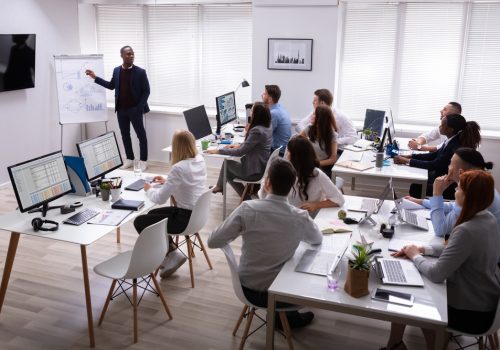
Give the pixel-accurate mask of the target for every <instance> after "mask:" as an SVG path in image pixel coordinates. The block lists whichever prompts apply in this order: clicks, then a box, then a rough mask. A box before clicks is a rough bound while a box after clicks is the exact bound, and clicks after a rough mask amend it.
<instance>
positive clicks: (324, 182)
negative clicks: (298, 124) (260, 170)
mask: <svg viewBox="0 0 500 350" xmlns="http://www.w3.org/2000/svg"><path fill="white" fill-rule="evenodd" d="M286 154H287V157H288V160H289V161H290V162H291V163H292V165H293V167H294V168H295V171H296V172H297V181H296V183H295V185H294V186H293V188H292V190H291V191H290V193H289V194H288V201H289V202H290V204H291V205H293V206H295V207H297V208H301V209H305V210H307V211H308V212H309V214H311V216H315V215H316V213H317V212H318V210H319V209H321V208H331V207H340V206H342V205H343V204H344V196H343V195H342V193H341V192H340V191H339V189H338V188H337V187H336V186H335V185H334V184H333V182H332V181H331V180H330V179H329V178H328V176H326V175H325V173H324V172H322V171H321V170H320V169H319V168H318V167H319V160H318V158H317V157H316V153H315V152H314V148H313V145H312V144H311V142H309V140H308V139H307V138H305V137H304V136H302V135H295V136H294V137H292V138H291V139H290V141H288V145H287V153H286ZM264 188H265V186H261V189H260V191H259V197H260V198H263V197H265V196H266V195H267V193H265V190H264Z"/></svg>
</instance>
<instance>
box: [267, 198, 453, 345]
mask: <svg viewBox="0 0 500 350" xmlns="http://www.w3.org/2000/svg"><path fill="white" fill-rule="evenodd" d="M345 197H346V204H345V207H346V208H347V207H349V206H354V205H356V203H359V202H360V201H361V197H353V196H345ZM393 207H394V204H393V202H392V201H385V202H384V205H383V206H382V209H381V210H380V212H379V214H376V215H374V216H373V217H374V219H375V220H376V221H377V223H378V225H377V226H371V225H370V224H368V223H365V224H362V225H351V227H352V228H353V235H352V242H354V241H357V240H358V241H359V240H360V236H359V233H360V232H361V233H362V234H363V235H364V236H365V238H366V239H367V241H369V242H374V245H373V248H374V249H376V248H381V249H382V253H381V254H379V255H383V256H384V257H387V256H389V255H390V253H389V252H388V250H387V246H388V244H389V240H388V239H384V238H383V237H382V236H381V234H380V233H378V230H379V227H380V223H382V222H387V218H388V217H389V215H390V211H391V210H392V209H393ZM338 210H340V208H328V209H322V210H321V211H320V212H319V213H318V216H317V218H318V219H321V220H335V219H337V212H338ZM355 215H358V216H359V215H360V213H356V214H355V213H352V212H351V213H349V212H348V216H352V217H354V216H355ZM331 237H332V235H325V236H324V240H328V239H331ZM394 238H399V239H405V240H407V239H408V240H415V243H420V244H417V245H423V244H422V243H424V242H437V241H439V240H440V238H438V237H435V236H434V231H433V229H432V224H431V223H430V221H429V231H423V230H419V229H417V228H413V227H412V226H409V225H407V224H401V225H398V226H396V228H395V235H394ZM325 242H326V241H325ZM323 245H325V244H323ZM311 248H315V246H311V245H309V244H306V243H301V245H300V246H299V248H298V249H297V251H296V252H295V255H294V256H293V258H292V259H291V260H289V261H288V262H287V263H286V264H285V265H284V266H283V268H282V270H281V272H280V273H279V274H278V276H277V277H276V279H275V280H274V282H273V284H272V285H271V287H270V288H269V295H270V303H271V300H272V299H273V298H274V301H284V302H291V303H295V304H299V305H310V306H313V307H319V308H326V309H330V310H334V311H338V312H343V313H348V314H354V315H358V316H364V317H369V318H375V319H381V320H388V321H400V322H402V323H407V324H413V325H416V326H422V325H426V326H427V327H429V328H438V329H440V330H444V328H445V327H446V325H447V323H448V313H447V296H446V284H445V283H442V284H435V283H432V282H430V281H429V280H428V279H427V278H426V277H424V276H422V277H423V280H424V287H423V288H422V287H400V286H390V285H382V283H381V281H380V279H379V278H378V276H377V274H376V273H375V271H371V272H370V279H369V290H370V294H369V295H367V296H364V297H361V298H353V297H351V296H350V295H348V294H347V293H346V292H345V291H344V289H343V287H344V283H345V277H346V271H347V257H345V256H344V258H343V259H342V261H341V263H340V265H339V267H337V268H341V271H342V272H341V277H340V282H339V286H340V288H339V289H338V290H337V291H335V292H331V291H329V290H328V289H327V283H326V277H323V276H317V275H312V274H306V273H299V272H295V271H294V269H295V266H296V265H297V263H298V262H299V260H300V258H301V256H302V253H303V251H304V250H305V249H311ZM316 249H324V248H323V247H322V246H316ZM349 251H350V249H348V250H347V252H346V254H347V253H348V252H349ZM377 287H382V288H384V289H391V290H396V291H401V292H405V293H411V294H413V295H414V297H415V301H414V304H413V306H412V307H407V306H402V305H397V304H391V303H386V302H382V301H376V300H372V299H371V293H372V292H373V290H374V289H375V288H377ZM271 296H272V297H271ZM270 305H271V304H270ZM268 310H269V308H268ZM270 314H274V313H271V312H269V311H268V313H267V315H268V321H269V317H270V316H271V315H270ZM269 327H270V326H269V324H268V333H267V336H268V338H267V348H268V349H271V348H272V347H273V339H272V337H273V334H272V333H273V331H270V330H269ZM272 328H273V327H271V329H272ZM270 333H271V334H270ZM438 338H439V337H438ZM442 340H443V339H442V338H441V339H440V340H439V341H442Z"/></svg>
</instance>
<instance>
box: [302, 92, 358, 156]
mask: <svg viewBox="0 0 500 350" xmlns="http://www.w3.org/2000/svg"><path fill="white" fill-rule="evenodd" d="M312 104H313V107H314V109H316V107H318V106H321V105H324V106H329V107H332V104H333V95H332V93H331V92H330V90H328V89H318V90H316V91H314V97H313V101H312ZM313 112H314V111H313ZM313 112H311V114H309V115H308V116H307V117H305V118H304V119H302V120H301V121H300V122H298V123H297V126H296V127H295V131H297V132H298V133H300V132H301V131H302V130H304V129H305V128H306V127H307V126H308V125H310V124H311V123H312V118H313V115H314V113H313ZM333 115H334V117H335V122H336V123H337V129H338V130H337V132H338V135H337V150H338V151H337V153H342V151H343V149H344V146H346V145H352V144H353V143H354V142H356V141H357V140H358V139H359V138H358V135H357V133H356V129H355V128H354V126H353V125H352V123H351V121H350V120H349V118H348V117H347V115H345V114H344V113H343V112H342V111H341V110H340V109H338V108H337V107H333Z"/></svg>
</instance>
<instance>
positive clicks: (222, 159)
mask: <svg viewBox="0 0 500 350" xmlns="http://www.w3.org/2000/svg"><path fill="white" fill-rule="evenodd" d="M243 141H245V137H244V135H242V134H241V133H240V134H237V133H235V137H234V138H233V143H242V142H243ZM223 146H227V145H222V144H221V145H219V146H218V147H223ZM196 148H197V149H198V152H200V154H202V155H203V158H205V162H206V163H207V167H214V168H219V169H220V168H221V167H224V170H223V176H224V178H223V181H222V220H225V219H226V206H227V204H226V193H227V191H226V188H227V170H226V161H227V160H234V161H236V162H239V161H240V160H241V157H234V156H226V155H222V154H209V153H204V152H203V151H202V149H201V141H200V140H197V141H196ZM209 149H215V147H214V146H211V147H209ZM162 151H164V152H168V153H169V154H172V146H168V147H165V148H163V149H162ZM169 158H170V156H169Z"/></svg>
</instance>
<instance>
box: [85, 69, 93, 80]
mask: <svg viewBox="0 0 500 350" xmlns="http://www.w3.org/2000/svg"><path fill="white" fill-rule="evenodd" d="M85 74H87V75H88V76H89V77H91V78H92V79H95V73H94V71H93V70H90V69H87V70H86V71H85Z"/></svg>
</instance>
